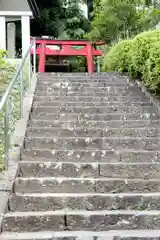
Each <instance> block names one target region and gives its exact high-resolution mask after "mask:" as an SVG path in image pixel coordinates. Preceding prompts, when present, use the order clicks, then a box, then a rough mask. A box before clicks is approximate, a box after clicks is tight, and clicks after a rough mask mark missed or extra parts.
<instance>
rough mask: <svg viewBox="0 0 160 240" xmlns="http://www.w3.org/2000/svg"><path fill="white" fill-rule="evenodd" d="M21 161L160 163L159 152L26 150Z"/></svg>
mask: <svg viewBox="0 0 160 240" xmlns="http://www.w3.org/2000/svg"><path fill="white" fill-rule="evenodd" d="M21 160H22V161H23V160H26V161H41V162H46V161H53V162H69V161H70V162H86V161H87V162H96V161H97V160H98V161H100V162H135V163H136V162H159V161H160V152H159V151H157V152H156V151H133V150H127V151H123V150H119V151H117V150H115V151H114V150H111V151H110V150H109V151H107V150H97V149H95V150H94V151H93V150H84V149H83V150H72V149H71V150H55V149H54V150H52V149H36V148H34V147H32V149H28V150H27V149H25V150H24V151H23V152H22V157H21Z"/></svg>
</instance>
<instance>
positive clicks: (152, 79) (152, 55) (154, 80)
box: [142, 42, 160, 94]
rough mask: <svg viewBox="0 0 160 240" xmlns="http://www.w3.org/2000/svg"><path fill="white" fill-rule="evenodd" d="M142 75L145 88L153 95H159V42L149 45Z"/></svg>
mask: <svg viewBox="0 0 160 240" xmlns="http://www.w3.org/2000/svg"><path fill="white" fill-rule="evenodd" d="M142 74H143V75H142V77H143V81H144V84H145V86H146V87H147V88H148V89H149V90H150V91H152V92H154V93H155V94H158V93H160V42H156V43H155V44H154V45H151V47H150V49H149V51H148V59H146V62H145V64H144V67H143V72H142Z"/></svg>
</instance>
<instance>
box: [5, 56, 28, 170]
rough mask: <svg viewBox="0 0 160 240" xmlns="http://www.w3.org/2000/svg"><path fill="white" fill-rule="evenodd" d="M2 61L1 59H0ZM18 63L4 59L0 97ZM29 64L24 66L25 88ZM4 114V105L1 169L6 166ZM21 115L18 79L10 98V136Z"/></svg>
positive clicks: (25, 86)
mask: <svg viewBox="0 0 160 240" xmlns="http://www.w3.org/2000/svg"><path fill="white" fill-rule="evenodd" d="M0 62H1V59H0ZM18 65H19V64H18V63H15V62H13V63H9V62H8V61H7V60H4V61H3V63H2V64H0V98H1V97H2V96H3V94H4V93H5V91H6V89H7V87H8V85H9V83H10V81H11V80H12V77H13V75H14V74H15V72H16V69H17V66H18ZM27 69H28V65H25V66H24V71H23V77H24V90H25V89H26V88H27V85H28V71H27ZM4 116H5V108H4V107H3V109H2V111H1V112H0V170H2V169H3V167H4V151H5V149H4ZM19 116H20V83H19V81H17V83H16V85H15V86H14V88H13V90H12V93H11V95H10V98H9V133H8V134H9V137H10V136H11V134H12V132H13V131H14V129H15V124H16V121H17V120H18V119H19ZM9 146H10V147H12V146H11V144H10V145H9Z"/></svg>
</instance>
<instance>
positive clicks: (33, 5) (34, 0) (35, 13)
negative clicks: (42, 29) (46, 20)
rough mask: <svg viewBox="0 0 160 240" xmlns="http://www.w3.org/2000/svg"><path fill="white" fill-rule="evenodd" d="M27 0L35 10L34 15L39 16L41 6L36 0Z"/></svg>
mask: <svg viewBox="0 0 160 240" xmlns="http://www.w3.org/2000/svg"><path fill="white" fill-rule="evenodd" d="M27 1H28V4H29V6H30V9H31V11H32V12H33V16H34V17H38V16H39V14H40V13H39V8H38V6H37V3H36V0H27Z"/></svg>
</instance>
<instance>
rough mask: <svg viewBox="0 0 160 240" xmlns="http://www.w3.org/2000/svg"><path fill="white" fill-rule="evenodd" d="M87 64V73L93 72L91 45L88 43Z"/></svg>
mask: <svg viewBox="0 0 160 240" xmlns="http://www.w3.org/2000/svg"><path fill="white" fill-rule="evenodd" d="M87 65H88V73H90V74H91V73H93V72H94V62H93V53H92V45H91V44H90V43H88V44H87Z"/></svg>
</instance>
